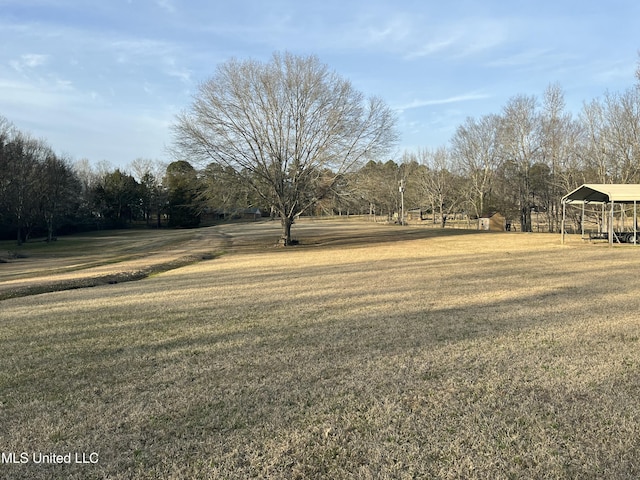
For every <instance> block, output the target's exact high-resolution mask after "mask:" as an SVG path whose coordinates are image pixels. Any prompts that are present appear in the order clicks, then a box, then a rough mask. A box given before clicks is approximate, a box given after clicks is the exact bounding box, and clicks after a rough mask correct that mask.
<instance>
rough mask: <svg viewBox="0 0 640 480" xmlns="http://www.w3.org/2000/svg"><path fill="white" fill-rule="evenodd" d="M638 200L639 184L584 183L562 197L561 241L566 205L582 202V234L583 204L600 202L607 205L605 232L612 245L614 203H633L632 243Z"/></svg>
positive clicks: (563, 231)
mask: <svg viewBox="0 0 640 480" xmlns="http://www.w3.org/2000/svg"><path fill="white" fill-rule="evenodd" d="M638 202H640V184H615V183H613V184H607V183H585V184H584V185H582V186H580V187H578V188H576V189H575V190H574V191H572V192H570V193H568V194H566V195H565V196H564V197H562V243H564V235H565V216H566V205H567V204H568V203H569V204H582V215H583V221H582V222H581V223H582V229H583V235H584V205H586V204H601V205H603V206H604V208H605V209H606V208H607V207H606V206H607V205H609V206H610V207H609V210H608V214H609V215H608V218H609V221H608V222H607V223H608V225H607V233H608V237H609V245H613V238H614V232H613V218H614V215H613V213H614V208H615V205H616V204H625V205H631V204H632V205H633V233H634V236H633V243H634V244H635V243H636V234H637V231H636V228H637V219H638V214H637V204H638Z"/></svg>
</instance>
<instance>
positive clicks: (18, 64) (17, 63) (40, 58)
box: [9, 53, 49, 73]
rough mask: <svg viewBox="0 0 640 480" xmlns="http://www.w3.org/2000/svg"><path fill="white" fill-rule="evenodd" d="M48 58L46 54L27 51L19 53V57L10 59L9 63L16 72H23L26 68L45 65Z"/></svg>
mask: <svg viewBox="0 0 640 480" xmlns="http://www.w3.org/2000/svg"><path fill="white" fill-rule="evenodd" d="M48 60H49V56H48V55H40V54H36V53H27V54H24V55H21V56H20V58H19V59H16V60H11V61H10V62H9V65H11V67H12V68H13V69H14V70H16V71H17V72H21V73H22V72H23V71H25V70H27V69H32V68H36V67H39V66H42V65H45V64H46V63H47V62H48Z"/></svg>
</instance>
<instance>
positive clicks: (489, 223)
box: [478, 212, 507, 232]
mask: <svg viewBox="0 0 640 480" xmlns="http://www.w3.org/2000/svg"><path fill="white" fill-rule="evenodd" d="M506 224H507V223H506V220H505V218H504V216H503V215H501V214H500V213H498V212H494V213H492V214H489V215H483V216H481V217H480V218H478V228H479V229H480V230H486V231H492V232H504V231H505V230H506Z"/></svg>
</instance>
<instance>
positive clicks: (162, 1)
mask: <svg viewBox="0 0 640 480" xmlns="http://www.w3.org/2000/svg"><path fill="white" fill-rule="evenodd" d="M156 5H158V6H159V7H160V8H161V9H163V10H165V11H166V12H169V13H175V11H176V7H175V5H174V4H173V2H172V1H171V0H156Z"/></svg>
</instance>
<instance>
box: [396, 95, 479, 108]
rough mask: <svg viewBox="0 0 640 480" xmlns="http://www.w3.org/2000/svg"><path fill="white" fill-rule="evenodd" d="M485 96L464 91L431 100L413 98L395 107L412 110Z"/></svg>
mask: <svg viewBox="0 0 640 480" xmlns="http://www.w3.org/2000/svg"><path fill="white" fill-rule="evenodd" d="M485 98H489V95H487V94H484V93H466V94H462V95H455V96H452V97H446V98H436V99H431V100H413V101H411V102H409V103H405V104H403V105H399V106H397V107H396V110H398V111H401V112H403V111H405V110H412V109H415V108H423V107H429V106H434V105H446V104H451V103H461V102H469V101H474V100H483V99H485Z"/></svg>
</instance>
